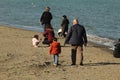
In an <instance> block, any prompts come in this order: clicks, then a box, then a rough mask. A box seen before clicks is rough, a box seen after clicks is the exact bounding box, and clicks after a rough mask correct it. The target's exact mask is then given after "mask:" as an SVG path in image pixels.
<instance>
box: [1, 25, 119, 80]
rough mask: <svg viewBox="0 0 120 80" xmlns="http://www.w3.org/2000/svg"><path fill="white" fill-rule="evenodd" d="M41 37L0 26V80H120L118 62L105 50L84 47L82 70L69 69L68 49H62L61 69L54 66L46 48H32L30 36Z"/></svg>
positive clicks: (96, 47) (89, 45) (99, 47)
mask: <svg viewBox="0 0 120 80" xmlns="http://www.w3.org/2000/svg"><path fill="white" fill-rule="evenodd" d="M35 34H38V35H39V37H40V38H42V39H43V36H42V33H40V32H35V31H28V30H23V29H17V28H11V27H8V26H0V80H119V79H120V59H119V58H114V57H113V55H112V51H110V50H108V49H107V48H106V47H104V46H100V45H94V44H91V43H88V46H87V47H84V66H80V65H79V60H78V58H77V65H76V66H71V59H70V56H71V55H70V49H71V47H70V45H66V46H65V47H64V46H63V42H64V39H63V38H59V39H58V41H59V42H60V43H61V45H62V53H61V54H60V57H59V62H60V64H61V65H59V66H57V67H55V66H53V60H52V59H53V58H52V57H53V56H52V55H50V54H49V47H48V46H47V45H43V44H42V43H40V44H39V47H38V48H34V47H33V46H32V41H31V40H32V37H33V35H35Z"/></svg>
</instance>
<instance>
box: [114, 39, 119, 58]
mask: <svg viewBox="0 0 120 80" xmlns="http://www.w3.org/2000/svg"><path fill="white" fill-rule="evenodd" d="M114 46H115V48H114V51H113V56H114V57H116V58H120V39H118V43H116V44H115V45H114Z"/></svg>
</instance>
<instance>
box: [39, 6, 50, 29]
mask: <svg viewBox="0 0 120 80" xmlns="http://www.w3.org/2000/svg"><path fill="white" fill-rule="evenodd" d="M51 20H52V14H51V12H50V7H46V11H44V12H43V14H42V16H41V18H40V23H41V24H42V25H43V24H44V25H45V27H44V31H45V28H46V25H47V24H48V25H50V24H51Z"/></svg>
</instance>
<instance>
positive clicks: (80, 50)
mask: <svg viewBox="0 0 120 80" xmlns="http://www.w3.org/2000/svg"><path fill="white" fill-rule="evenodd" d="M77 50H78V55H79V60H80V64H83V46H82V45H72V49H71V61H72V65H75V64H76V54H77Z"/></svg>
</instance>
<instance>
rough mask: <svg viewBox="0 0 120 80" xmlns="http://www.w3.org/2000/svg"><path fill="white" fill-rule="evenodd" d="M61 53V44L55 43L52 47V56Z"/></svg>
mask: <svg viewBox="0 0 120 80" xmlns="http://www.w3.org/2000/svg"><path fill="white" fill-rule="evenodd" d="M59 53H61V46H60V43H59V42H57V41H53V42H52V43H51V45H50V54H59Z"/></svg>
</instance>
